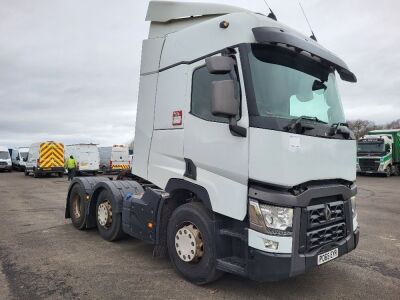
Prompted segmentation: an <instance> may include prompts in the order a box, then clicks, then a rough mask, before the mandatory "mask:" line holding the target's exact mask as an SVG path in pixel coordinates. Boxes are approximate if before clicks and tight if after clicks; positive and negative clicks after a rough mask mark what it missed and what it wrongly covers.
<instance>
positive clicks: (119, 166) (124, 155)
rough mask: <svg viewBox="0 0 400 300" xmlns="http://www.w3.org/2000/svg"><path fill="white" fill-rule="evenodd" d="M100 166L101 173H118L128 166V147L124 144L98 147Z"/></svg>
mask: <svg viewBox="0 0 400 300" xmlns="http://www.w3.org/2000/svg"><path fill="white" fill-rule="evenodd" d="M99 152H100V168H101V171H102V172H103V173H114V172H115V173H118V172H120V171H123V170H128V169H129V168H130V161H129V148H128V147H127V146H124V145H114V146H112V147H99Z"/></svg>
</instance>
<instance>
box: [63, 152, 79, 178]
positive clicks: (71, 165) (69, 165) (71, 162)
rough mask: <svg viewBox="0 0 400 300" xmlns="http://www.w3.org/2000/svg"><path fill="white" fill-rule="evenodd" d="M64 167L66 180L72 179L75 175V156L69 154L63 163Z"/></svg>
mask: <svg viewBox="0 0 400 300" xmlns="http://www.w3.org/2000/svg"><path fill="white" fill-rule="evenodd" d="M65 166H66V169H67V170H68V181H70V180H72V179H74V176H75V171H76V166H77V164H76V160H75V158H74V157H73V156H72V155H71V156H70V157H69V158H68V160H67V162H66V163H65Z"/></svg>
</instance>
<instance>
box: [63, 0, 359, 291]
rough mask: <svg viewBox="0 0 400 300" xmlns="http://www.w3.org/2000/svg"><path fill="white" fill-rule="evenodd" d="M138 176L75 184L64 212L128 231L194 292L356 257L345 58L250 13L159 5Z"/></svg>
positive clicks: (143, 92)
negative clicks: (231, 278)
mask: <svg viewBox="0 0 400 300" xmlns="http://www.w3.org/2000/svg"><path fill="white" fill-rule="evenodd" d="M146 20H147V21H150V22H151V24H150V32H149V37H148V39H146V40H144V41H143V45H142V59H141V69H140V83H139V98H138V106H137V115H136V129H135V130H136V131H135V155H134V157H133V160H134V161H133V164H132V176H131V177H132V178H131V180H111V179H109V178H100V177H97V178H76V179H74V180H73V181H72V182H71V185H70V187H69V190H68V195H67V200H66V210H65V217H66V218H71V220H72V224H73V225H74V226H75V227H76V228H77V229H81V230H83V229H86V228H92V227H97V228H98V232H99V234H100V235H101V236H102V237H103V238H104V239H105V240H107V241H115V240H117V239H119V238H122V237H123V236H125V235H129V236H132V237H135V238H138V239H141V240H143V241H146V242H148V243H151V244H153V245H154V250H153V255H154V256H155V257H162V256H166V255H169V257H170V259H171V262H172V264H173V266H174V268H175V269H176V271H177V272H178V273H179V274H180V275H181V276H182V277H183V278H185V279H186V280H188V281H190V282H193V283H195V284H206V283H209V282H212V281H214V280H216V279H217V278H219V277H220V276H221V275H222V274H223V273H224V272H228V273H233V274H237V275H240V276H244V277H247V278H250V279H253V280H258V281H276V280H281V279H285V278H289V277H293V276H296V275H299V274H302V273H304V272H306V271H307V270H309V269H312V268H314V267H316V266H318V265H322V264H324V263H327V262H328V261H331V260H333V259H336V258H337V257H340V256H342V255H345V254H346V253H348V252H350V251H352V250H354V249H355V248H356V246H357V244H358V239H359V226H358V222H357V212H356V205H355V201H356V200H355V196H356V191H357V188H356V182H355V180H356V140H355V136H354V134H353V132H352V131H351V130H349V128H348V127H347V124H346V120H345V116H344V113H343V109H342V103H341V100H340V97H339V95H338V90H337V85H336V80H337V79H336V73H337V74H338V75H339V76H340V78H341V79H342V80H345V81H349V82H356V77H355V75H354V74H353V73H352V72H351V71H350V70H349V68H348V66H347V65H346V64H345V62H344V61H343V60H341V59H340V58H339V57H337V56H336V55H335V54H333V53H332V52H330V51H328V50H326V49H325V48H324V47H322V46H321V45H320V44H318V43H317V42H316V41H315V40H314V39H312V38H310V37H307V36H305V35H303V34H301V33H299V32H297V31H295V30H293V29H291V28H289V27H288V26H286V25H284V24H282V23H280V22H278V21H276V20H275V19H274V18H271V17H269V16H265V15H263V14H260V13H255V12H251V11H248V10H246V9H243V8H238V7H233V6H227V5H220V4H210V3H204V4H203V3H179V2H170V1H167V2H163V1H151V2H150V3H149V8H148V12H147V17H146Z"/></svg>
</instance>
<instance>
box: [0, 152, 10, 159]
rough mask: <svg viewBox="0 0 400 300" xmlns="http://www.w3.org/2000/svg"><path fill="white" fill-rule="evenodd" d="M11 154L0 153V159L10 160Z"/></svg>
mask: <svg viewBox="0 0 400 300" xmlns="http://www.w3.org/2000/svg"><path fill="white" fill-rule="evenodd" d="M9 158H10V153H9V152H8V151H0V159H9Z"/></svg>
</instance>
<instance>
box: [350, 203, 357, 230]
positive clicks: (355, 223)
mask: <svg viewBox="0 0 400 300" xmlns="http://www.w3.org/2000/svg"><path fill="white" fill-rule="evenodd" d="M350 201H351V212H352V214H353V230H356V229H357V227H358V220H357V205H356V197H355V196H353V197H351V198H350Z"/></svg>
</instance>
